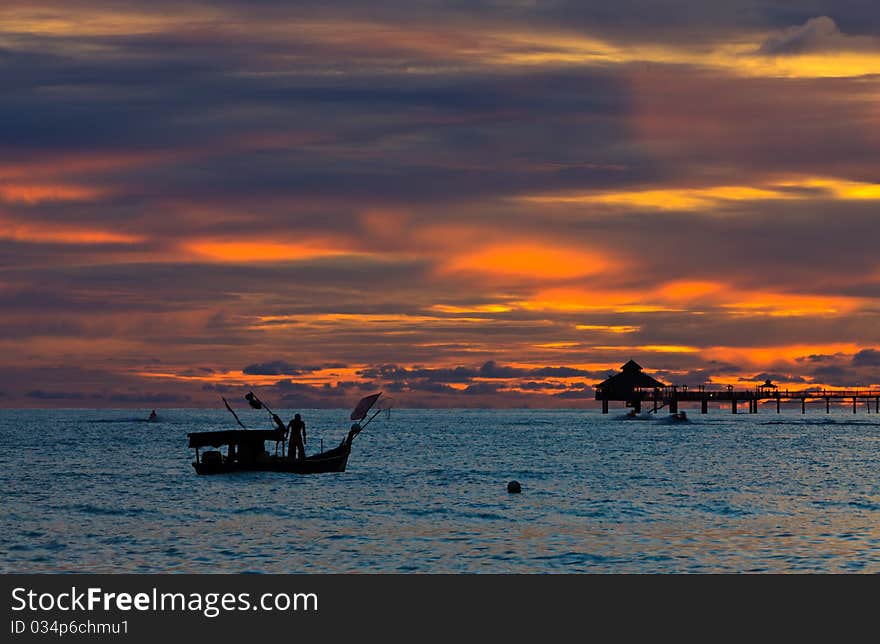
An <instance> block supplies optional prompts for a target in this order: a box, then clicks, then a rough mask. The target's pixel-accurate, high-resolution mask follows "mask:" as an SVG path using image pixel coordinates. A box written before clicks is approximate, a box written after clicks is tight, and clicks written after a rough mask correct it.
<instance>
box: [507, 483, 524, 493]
mask: <svg viewBox="0 0 880 644" xmlns="http://www.w3.org/2000/svg"><path fill="white" fill-rule="evenodd" d="M507 491H508V492H509V493H510V494H519V493H520V492H522V486H521V485H520V484H519V481H511V482H510V483H508V484H507Z"/></svg>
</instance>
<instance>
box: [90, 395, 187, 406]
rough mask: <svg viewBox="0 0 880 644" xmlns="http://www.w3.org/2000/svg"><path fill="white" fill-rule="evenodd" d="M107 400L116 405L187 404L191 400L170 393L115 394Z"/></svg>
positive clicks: (184, 396)
mask: <svg viewBox="0 0 880 644" xmlns="http://www.w3.org/2000/svg"><path fill="white" fill-rule="evenodd" d="M107 399H108V400H110V401H112V402H118V403H181V404H183V403H188V402H192V398H191V397H190V396H188V395H181V394H171V393H136V394H126V393H116V394H110V395H109V396H107Z"/></svg>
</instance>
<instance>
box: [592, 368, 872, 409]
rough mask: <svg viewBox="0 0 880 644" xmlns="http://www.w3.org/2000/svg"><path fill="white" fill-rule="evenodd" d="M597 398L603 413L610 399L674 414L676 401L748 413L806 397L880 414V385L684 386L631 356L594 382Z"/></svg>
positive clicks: (804, 406) (803, 400)
mask: <svg viewBox="0 0 880 644" xmlns="http://www.w3.org/2000/svg"><path fill="white" fill-rule="evenodd" d="M596 400H600V401H602V413H603V414H607V413H608V403H609V402H610V401H622V402H625V403H626V406H627V407H632V408H633V409H634V410H635V411H636V413H639V412H641V411H642V408H643V406H646V407H650V411H652V412H654V413H656V412H658V411H659V410H661V409H663V408H668V409H669V413H671V414H677V413H678V405H679V403H682V402H699V403H700V412H701V413H703V414H706V413H708V412H709V405H710V404H719V405H725V406H726V405H728V404H729V405H730V410H731V412H732V413H734V414H736V413H738V411H739V407H740V405H742V406H743V407H748V413H750V414H757V413H758V406H759V405H760V403H762V402H764V403H768V402H769V403H771V404H772V403H773V402H775V403H776V413H777V414H778V413H780V412H781V411H782V403H783V401H784V402H800V404H801V413H802V414H805V413H807V402H808V401H820V402H821V401H824V402H825V413H831V404H832V403H835V404H839V403H841V402H845V403H847V405H848V404H849V403H850V402H851V403H852V413H854V414H855V413H857V412H858V408H859V406H860V403H863V404H864V407H865V410H866V411H867V412H868V413H870V412H871V407H872V406H873V407H874V413H876V414H880V389H876V388H865V389H825V388H812V389H800V390H789V389H784V390H783V389H779V388H778V387H777V386H775V385H774V384H772V383H771V382H770V381H766V382H765V383H764V384H762V385H759V386H757V387H755V388H754V389H735V388H734V387H733V386H732V385H728V386H727V387H726V388H724V389H707V388H705V387H704V386H700V387H697V388H696V389H692V388H689V387H687V386H674V385H666V384H664V383H662V382H660V381H658V380H655V379H654V378H651V377H650V376H648V375H646V374H644V373H642V368H641V366H639V365H638V364H637V363H635V362H634V361H632V360H630V361H629V362H628V363H626V364H625V365H623V367H622V368H621V373H619V374H616V375H614V376H611V377H610V378H608V379H607V380H605V381H604V382H602V383H600V384H599V385H597V386H596Z"/></svg>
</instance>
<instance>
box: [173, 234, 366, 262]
mask: <svg viewBox="0 0 880 644" xmlns="http://www.w3.org/2000/svg"><path fill="white" fill-rule="evenodd" d="M183 249H184V252H186V253H187V254H189V255H190V256H192V257H193V258H195V259H200V260H207V261H214V262H230V263H240V262H242V263H243V262H292V261H303V260H309V259H317V258H321V257H337V256H340V255H353V254H362V253H353V252H352V251H350V250H347V249H344V248H340V247H334V246H330V245H323V244H321V243H319V242H307V241H298V242H278V241H240V242H239V241H221V240H199V241H193V242H188V243H185V244H184V245H183Z"/></svg>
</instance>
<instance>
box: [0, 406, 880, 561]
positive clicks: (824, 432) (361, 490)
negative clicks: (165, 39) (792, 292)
mask: <svg viewBox="0 0 880 644" xmlns="http://www.w3.org/2000/svg"><path fill="white" fill-rule="evenodd" d="M279 411H280V410H279ZM300 411H301V410H300ZM872 411H873V410H872ZM148 412H149V410H144V411H134V412H133V411H131V410H53V411H46V410H39V411H37V410H26V411H25V410H17V411H16V410H4V411H0V486H2V494H3V504H2V518H0V571H2V572H144V573H146V572H207V573H219V572H253V573H269V572H273V573H294V572H413V573H429V572H453V573H458V572H462V573H464V572H467V573H477V572H517V573H570V572H589V573H595V572H601V573H606V572H610V573H653V572H695V573H708V572H873V573H876V572H880V416H878V415H876V414H867V413H865V412H864V410H860V411H859V414H858V415H853V414H852V413H850V412H846V413H845V412H844V411H843V410H838V411H836V412H835V413H832V414H831V415H830V416H828V415H826V414H825V413H824V408H823V409H822V410H821V411H819V410H809V411H808V412H807V414H806V415H805V416H802V415H801V414H800V412H799V409H798V410H796V411H788V412H783V414H782V415H776V413H775V410H772V411H771V410H766V409H762V410H761V413H760V414H758V415H748V414H740V415H737V416H733V415H731V414H730V413H729V411H727V412H725V411H723V410H718V409H713V410H711V412H710V414H709V415H708V416H701V415H700V414H699V413H698V412H697V411H694V410H689V415H690V418H691V419H692V422H690V423H689V424H666V423H663V422H660V421H657V420H624V419H623V418H622V415H623V412H622V411H621V410H616V411H612V413H611V414H609V415H607V416H603V415H601V414H599V413H597V412H594V411H583V410H570V411H556V410H554V411H541V410H505V411H488V410H451V411H450V410H443V411H421V410H394V411H393V412H392V414H391V417H390V418H389V419H387V420H386V419H377V420H376V421H375V422H374V423H373V424H372V425H370V426H369V427H368V428H367V429H366V430H365V431H364V432H363V433H362V434H361V435H360V436H359V437H358V438H357V440H356V441H355V444H354V449H353V452H352V455H351V458H350V459H349V464H348V471H347V472H345V473H341V474H321V475H311V476H298V475H294V474H275V473H239V474H231V475H219V476H197V475H196V474H195V472H194V471H193V469H192V467H191V465H190V463H191V461H192V451H191V450H189V449H187V447H186V443H187V436H186V435H187V433H188V432H191V431H204V430H211V429H230V428H233V424H232V423H231V422H230V421H231V419H230V417H229V415H228V414H227V412H226V411H225V410H186V409H167V410H159V419H160V420H159V422H157V423H147V422H144V420H143V419H144V418H146V416H147V414H148ZM302 413H303V415H304V417H305V419H306V422H307V424H308V428H309V445H308V452H309V453H313V452H314V451H316V450H317V448H318V443H319V439H321V438H323V440H324V445H325V447H331V446H334V445H336V444H337V443H338V442H339V440H341V438H342V437H343V436H344V434H345V432H346V429H347V427H348V424H349V423H348V421H347V412H346V411H345V410H314V411H309V410H306V411H304V412H302ZM242 415H243V416H244V417H245V422H246V423H247V424H249V426H251V427H253V428H266V427H268V425H267V424H266V423H265V422H263V421H264V419H265V417H264V416H262V415H261V414H260V413H259V412H252V411H244V412H243V414H242ZM291 415H292V412H289V411H284V412H283V413H282V416H283V417H284V418H288V417H289V416H291ZM512 479H516V480H518V481H520V482H521V483H522V487H523V492H522V494H518V495H511V494H508V493H507V492H506V484H507V482H508V481H509V480H512Z"/></svg>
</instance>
